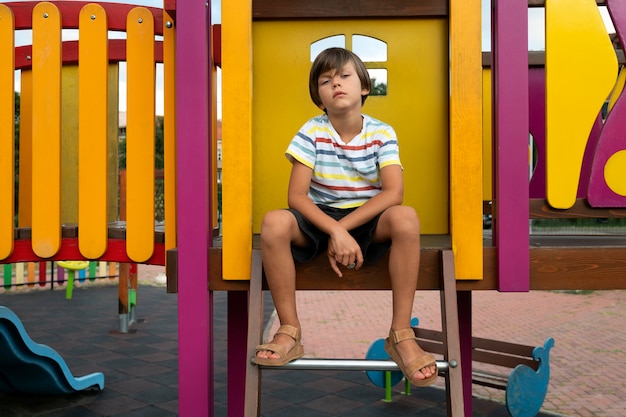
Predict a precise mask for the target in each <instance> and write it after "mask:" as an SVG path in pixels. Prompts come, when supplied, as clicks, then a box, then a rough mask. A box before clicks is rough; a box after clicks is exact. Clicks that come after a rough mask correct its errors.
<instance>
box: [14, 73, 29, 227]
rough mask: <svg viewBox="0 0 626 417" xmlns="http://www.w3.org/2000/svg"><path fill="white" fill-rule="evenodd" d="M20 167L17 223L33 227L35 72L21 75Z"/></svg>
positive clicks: (20, 225)
mask: <svg viewBox="0 0 626 417" xmlns="http://www.w3.org/2000/svg"><path fill="white" fill-rule="evenodd" d="M19 158H20V167H19V179H20V186H19V194H18V207H20V209H19V210H18V214H17V225H18V226H19V227H32V225H33V216H32V210H31V209H30V208H31V207H32V205H33V72H32V71H27V70H22V71H21V77H20V157H19Z"/></svg>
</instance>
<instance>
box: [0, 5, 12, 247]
mask: <svg viewBox="0 0 626 417" xmlns="http://www.w3.org/2000/svg"><path fill="white" fill-rule="evenodd" d="M14 27H15V23H14V20H13V13H12V12H11V9H9V8H8V7H7V6H5V5H3V4H0V190H2V195H1V198H2V204H0V259H4V258H6V257H8V256H9V255H11V253H12V252H13V227H14V224H13V222H14V220H13V216H14V206H15V204H14V201H15V200H14V199H15V174H14V160H15V134H14V127H15V121H14V117H15V106H14V100H15V99H14V89H15V88H14V85H13V71H14V68H15V57H14V52H13V47H14V41H13V33H14V32H13V31H14Z"/></svg>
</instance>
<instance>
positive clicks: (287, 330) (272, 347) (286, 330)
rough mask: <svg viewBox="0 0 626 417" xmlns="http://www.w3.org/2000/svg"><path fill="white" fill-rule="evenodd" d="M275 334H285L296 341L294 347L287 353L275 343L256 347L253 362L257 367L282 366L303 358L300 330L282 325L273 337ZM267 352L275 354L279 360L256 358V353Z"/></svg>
mask: <svg viewBox="0 0 626 417" xmlns="http://www.w3.org/2000/svg"><path fill="white" fill-rule="evenodd" d="M277 334H286V335H287V336H290V337H291V338H292V339H293V340H295V341H296V345H295V346H294V347H292V348H291V349H290V350H289V351H288V352H287V351H285V348H284V347H282V346H280V345H278V344H276V343H265V344H262V345H258V346H257V347H256V348H255V356H254V362H255V363H256V364H257V365H263V366H283V365H285V364H286V363H289V362H291V361H292V360H294V359H298V358H301V357H302V356H304V346H302V343H301V336H300V329H298V328H297V327H294V326H290V325H289V324H285V325H282V326H280V327H279V328H278V330H277V331H276V333H275V334H274V337H276V335H277ZM263 350H269V351H271V352H274V353H277V354H278V355H279V356H280V358H259V357H257V356H256V353H258V352H260V351H263Z"/></svg>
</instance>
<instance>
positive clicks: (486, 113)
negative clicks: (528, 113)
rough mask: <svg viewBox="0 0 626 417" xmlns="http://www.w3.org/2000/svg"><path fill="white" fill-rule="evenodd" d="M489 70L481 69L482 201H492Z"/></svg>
mask: <svg viewBox="0 0 626 417" xmlns="http://www.w3.org/2000/svg"><path fill="white" fill-rule="evenodd" d="M491 104H492V103H491V68H487V69H483V161H484V164H483V200H484V201H491V200H493V166H492V165H491V161H493V159H492V158H493V142H492V140H491V138H492V127H491V122H492V114H491Z"/></svg>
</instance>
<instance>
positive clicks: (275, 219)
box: [261, 210, 291, 238]
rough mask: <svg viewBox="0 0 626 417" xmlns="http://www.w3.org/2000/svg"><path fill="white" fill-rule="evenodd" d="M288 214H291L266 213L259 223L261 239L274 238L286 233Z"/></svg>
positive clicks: (279, 211)
mask: <svg viewBox="0 0 626 417" xmlns="http://www.w3.org/2000/svg"><path fill="white" fill-rule="evenodd" d="M290 214H291V213H289V212H288V211H287V210H273V211H270V212H267V213H266V214H265V216H263V221H262V222H261V238H263V237H270V236H272V237H276V236H277V235H280V234H281V233H288V231H289V227H290V225H289V220H290V218H289V216H290Z"/></svg>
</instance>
